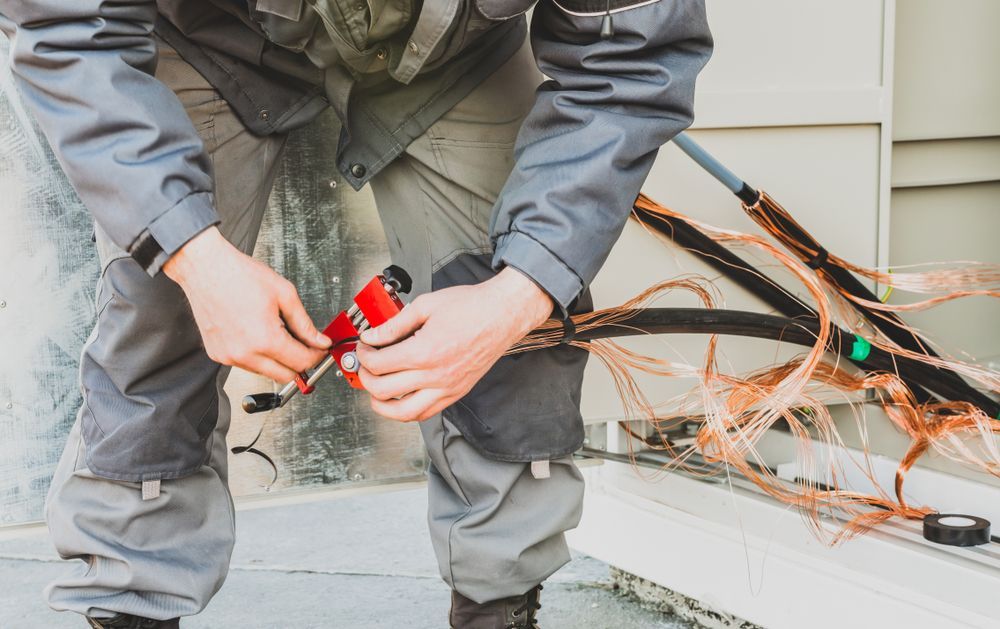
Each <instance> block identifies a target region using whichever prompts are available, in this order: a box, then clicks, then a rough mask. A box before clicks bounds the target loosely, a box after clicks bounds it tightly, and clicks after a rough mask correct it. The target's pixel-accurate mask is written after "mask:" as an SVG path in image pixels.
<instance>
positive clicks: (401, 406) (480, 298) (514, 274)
mask: <svg viewBox="0 0 1000 629" xmlns="http://www.w3.org/2000/svg"><path fill="white" fill-rule="evenodd" d="M551 314H552V299H551V298H550V297H549V296H548V295H547V294H546V293H545V292H544V291H542V290H541V289H540V288H539V287H538V286H537V285H535V283H534V282H532V281H531V280H529V279H528V278H527V277H526V276H524V275H522V274H521V273H520V272H519V271H517V270H516V269H513V268H506V269H504V270H503V271H502V272H501V273H500V274H499V275H497V276H496V277H494V278H493V279H491V280H488V281H486V282H483V283H482V284H476V285H472V286H456V287H453V288H446V289H443V290H439V291H435V292H433V293H428V294H426V295H421V296H420V297H418V298H417V299H415V300H414V301H413V303H411V304H410V305H408V306H407V307H406V308H404V309H403V311H402V312H401V313H399V314H398V315H396V316H395V317H393V318H392V319H390V320H389V321H387V322H386V323H384V324H382V325H381V326H379V327H377V328H373V329H371V330H368V331H366V332H365V333H363V334H362V335H361V340H362V342H361V343H359V344H358V349H357V352H358V358H359V359H360V361H361V365H362V367H361V370H360V371H359V374H358V375H359V376H360V377H361V383H362V384H363V385H364V386H365V388H366V389H367V390H368V391H369V392H370V393H371V395H372V409H374V411H375V412H376V413H378V414H379V415H382V416H384V417H387V418H389V419H395V420H398V421H404V422H408V421H423V420H425V419H427V418H428V417H431V416H433V415H435V414H436V413H438V412H440V411H441V410H443V409H444V408H446V407H448V406H450V405H451V404H453V403H455V402H456V401H458V400H459V399H461V398H462V397H463V396H464V395H465V394H466V393H468V392H469V390H470V389H472V387H473V386H475V384H476V383H477V382H478V381H479V379H480V378H482V377H483V375H485V374H486V372H487V371H488V370H489V369H490V367H492V366H493V364H494V363H495V362H496V361H497V360H498V359H499V358H500V357H501V356H503V354H504V352H506V351H507V349H508V348H510V346H511V345H513V344H514V343H515V342H516V341H518V340H520V339H521V338H522V337H524V335H525V334H527V333H528V332H529V331H531V330H533V329H534V328H535V327H536V326H537V325H538V324H539V323H541V322H542V321H544V320H545V319H546V318H548V317H549V316H550V315H551ZM376 347H380V348H381V349H376Z"/></svg>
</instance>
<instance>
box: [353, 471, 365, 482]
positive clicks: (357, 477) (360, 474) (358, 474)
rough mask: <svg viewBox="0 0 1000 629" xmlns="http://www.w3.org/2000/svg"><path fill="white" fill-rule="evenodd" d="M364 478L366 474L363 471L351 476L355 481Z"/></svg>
mask: <svg viewBox="0 0 1000 629" xmlns="http://www.w3.org/2000/svg"><path fill="white" fill-rule="evenodd" d="M364 479H365V475H364V474H362V473H361V472H358V473H357V474H355V475H354V476H352V477H351V480H353V481H361V480H364Z"/></svg>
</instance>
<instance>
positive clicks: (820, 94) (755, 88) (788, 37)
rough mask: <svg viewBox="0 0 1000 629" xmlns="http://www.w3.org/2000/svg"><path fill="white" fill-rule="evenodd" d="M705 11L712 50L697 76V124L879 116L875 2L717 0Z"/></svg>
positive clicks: (879, 25) (879, 8) (879, 22)
mask: <svg viewBox="0 0 1000 629" xmlns="http://www.w3.org/2000/svg"><path fill="white" fill-rule="evenodd" d="M708 9H709V19H710V22H711V25H712V30H713V32H714V34H715V42H716V49H715V55H714V57H713V58H712V61H711V62H710V63H709V65H708V67H707V68H706V70H705V71H704V73H703V74H702V75H701V77H700V79H699V93H698V121H697V123H696V124H697V125H699V126H702V127H732V126H762V125H804V124H828V123H843V122H872V121H875V120H877V119H878V118H879V115H880V102H881V101H880V93H879V90H880V87H881V83H882V30H883V18H882V14H883V3H882V2H879V1H874V0H846V1H841V2H828V1H826V0H753V1H750V2H747V1H745V0H725V1H720V2H709V3H708ZM845 41H849V42H850V45H845Z"/></svg>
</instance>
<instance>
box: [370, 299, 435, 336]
mask: <svg viewBox="0 0 1000 629" xmlns="http://www.w3.org/2000/svg"><path fill="white" fill-rule="evenodd" d="M423 303H424V302H423V301H421V300H420V299H417V300H415V301H414V302H413V303H411V304H410V305H408V306H406V307H405V308H403V310H402V311H401V312H400V313H399V314H398V315H396V316H395V317H393V318H391V319H389V320H388V321H386V322H385V323H383V324H382V325H380V326H378V327H376V328H371V329H369V330H365V331H364V332H362V333H361V342H362V343H364V344H366V345H371V346H372V347H382V346H384V345H392V344H393V343H397V342H399V341H401V340H403V339H404V338H406V337H408V336H409V335H411V334H413V333H414V332H416V331H417V330H419V329H420V328H421V327H422V326H423V325H424V322H425V321H427V318H428V316H429V315H430V313H428V312H427V310H426V309H425V308H424V306H423Z"/></svg>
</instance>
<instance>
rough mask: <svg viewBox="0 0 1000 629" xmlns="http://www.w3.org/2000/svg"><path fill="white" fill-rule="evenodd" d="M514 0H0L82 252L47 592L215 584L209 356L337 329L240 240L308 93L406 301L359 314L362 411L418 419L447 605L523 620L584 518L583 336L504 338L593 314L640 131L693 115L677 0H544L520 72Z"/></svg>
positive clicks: (309, 342) (55, 600)
mask: <svg viewBox="0 0 1000 629" xmlns="http://www.w3.org/2000/svg"><path fill="white" fill-rule="evenodd" d="M533 4H534V2H532V1H531V0H474V1H473V0H435V1H427V2H423V3H421V2H416V1H412V0H393V1H392V2H387V1H372V0H369V1H368V2H360V1H359V0H308V1H303V0H250V1H249V2H244V1H243V0H159V1H158V2H155V3H154V2H152V1H151V0H0V13H2V14H3V15H5V16H6V19H7V20H8V22H7V23H6V26H7V30H8V31H10V33H11V37H12V38H13V42H12V52H11V60H12V69H13V73H14V75H15V76H16V77H17V80H18V85H19V87H20V89H21V92H22V94H23V97H24V99H25V101H26V102H27V103H28V105H29V106H30V107H31V108H32V109H33V111H34V113H35V115H36V117H37V118H38V121H39V123H40V124H41V126H42V128H43V130H44V131H45V133H46V135H47V137H48V140H49V142H50V144H51V145H52V147H53V149H54V151H55V153H56V155H57V157H58V158H59V160H60V163H61V165H62V166H63V168H64V169H65V171H66V173H67V175H68V176H69V178H70V180H71V181H72V183H73V184H74V186H75V188H76V189H77V191H78V193H79V195H80V197H81V199H82V200H83V201H84V202H85V203H86V205H87V206H88V207H89V208H90V210H91V211H92V212H93V214H94V217H95V221H96V225H97V227H96V235H97V245H98V250H99V253H100V259H101V263H102V271H101V278H100V282H99V286H98V291H97V303H98V316H97V325H96V327H95V330H94V333H93V334H92V336H91V338H90V339H89V340H88V342H87V345H86V347H85V349H84V352H83V356H82V361H81V383H82V389H83V395H84V404H83V407H82V408H81V410H80V414H79V418H78V421H77V423H76V425H75V426H74V428H73V431H72V433H71V436H70V439H69V442H68V444H67V447H66V450H65V452H64V455H63V457H62V460H61V461H60V464H59V467H58V470H57V472H56V475H55V478H54V479H53V485H52V489H51V491H50V494H49V500H48V503H47V520H48V524H49V528H50V531H51V534H52V538H53V540H54V542H55V544H56V546H57V548H58V550H59V552H60V554H61V555H62V556H63V557H65V558H79V559H83V560H84V562H85V565H79V566H77V567H76V569H75V570H73V571H72V572H71V573H69V574H67V575H66V576H64V577H62V578H60V579H59V580H57V581H56V582H55V583H53V584H52V585H51V586H50V587H49V588H48V590H47V595H48V598H49V603H50V605H51V606H52V607H53V608H55V609H59V610H72V611H75V612H79V613H81V614H84V615H86V616H87V617H88V619H89V621H90V623H91V625H92V626H94V627H140V626H141V627H176V626H177V625H178V620H177V619H178V618H179V617H180V616H187V615H192V614H196V613H198V612H199V611H200V610H201V609H203V608H204V606H205V605H206V604H207V603H208V601H209V599H210V598H211V597H212V595H213V594H214V593H215V592H216V591H217V590H218V588H219V587H220V586H221V584H222V582H223V580H224V578H225V575H226V571H227V569H228V562H229V556H230V551H231V549H232V544H233V513H232V501H231V498H230V495H229V493H228V488H227V484H226V480H227V477H226V448H225V436H226V429H227V427H228V424H229V408H228V403H227V400H226V397H225V395H224V394H223V393H222V385H223V382H224V381H225V378H226V376H227V374H228V367H223V366H221V365H226V366H238V367H242V368H244V369H248V370H251V371H255V372H257V373H260V374H264V375H266V376H269V377H271V378H273V379H275V380H276V381H279V382H285V381H288V380H290V379H292V377H293V375H294V374H295V373H296V372H298V371H302V370H304V369H306V368H308V367H310V366H311V365H313V364H314V363H315V362H317V360H318V359H319V358H321V356H322V355H323V351H324V349H326V348H327V347H328V346H329V343H330V341H329V339H327V338H325V337H323V336H322V335H321V334H320V333H319V332H318V331H317V329H316V328H315V327H314V325H313V322H312V321H311V320H310V318H309V316H308V315H307V314H306V312H305V309H304V308H303V306H302V304H301V302H300V300H299V298H298V296H297V294H296V291H295V289H294V287H293V286H292V285H291V284H290V283H289V282H288V281H286V280H285V279H283V278H281V277H280V276H278V275H277V274H276V273H274V272H273V271H272V270H271V269H269V268H268V267H266V266H265V265H263V264H261V263H259V262H257V261H255V260H253V259H252V258H251V257H249V256H250V253H251V252H252V250H253V246H254V241H255V238H256V236H257V231H258V229H259V226H260V221H261V216H262V213H263V210H264V206H265V204H266V200H267V196H268V194H269V191H270V188H271V184H272V181H273V178H274V174H275V165H276V163H277V162H278V160H279V157H280V155H281V150H282V147H283V144H284V141H285V137H286V134H287V132H288V131H290V130H291V129H294V128H297V127H301V126H303V125H305V124H308V123H309V122H310V121H311V120H312V119H313V118H314V117H315V116H316V115H317V114H318V113H319V112H320V111H321V110H322V109H324V108H325V107H327V106H332V107H333V108H334V109H335V110H336V112H337V114H338V115H339V117H340V118H341V120H342V122H343V132H342V134H341V137H340V138H339V148H338V166H339V169H340V170H341V173H342V174H343V176H344V177H345V178H346V179H347V181H349V182H350V183H351V184H352V185H353V186H354V187H356V188H360V187H362V186H364V185H365V184H368V183H370V184H371V186H372V190H373V193H374V195H375V200H376V203H377V205H378V209H379V212H380V215H381V218H382V222H383V225H384V228H385V232H386V236H387V239H388V242H389V246H390V250H391V254H392V259H393V262H394V263H396V264H399V265H401V266H403V267H404V268H406V269H407V270H409V272H410V273H411V274H412V275H413V277H414V284H415V292H416V294H418V295H421V296H419V297H418V298H417V299H416V300H415V301H414V302H413V303H412V304H410V306H408V307H407V308H406V309H405V310H404V311H403V312H402V313H401V314H400V315H399V316H398V317H396V318H395V319H393V320H392V321H391V322H390V323H388V324H386V325H384V326H382V327H380V328H378V329H375V330H372V331H370V332H368V333H366V334H365V335H364V336H363V337H362V341H363V344H362V345H361V346H360V347H359V357H360V359H361V362H362V364H363V366H364V367H363V369H362V371H361V379H362V382H363V383H364V384H365V386H366V388H367V389H368V390H369V391H370V392H371V394H372V407H373V408H374V409H375V410H376V411H377V412H378V413H380V414H381V415H383V416H385V417H387V418H390V419H395V420H399V421H421V422H422V424H421V430H422V433H423V436H424V439H425V441H426V444H427V449H428V451H429V455H430V459H431V463H432V466H431V471H430V480H429V503H430V505H429V522H430V531H431V537H432V541H433V544H434V549H435V552H436V554H437V557H438V560H439V563H440V567H441V574H442V576H443V578H444V579H445V580H446V581H447V582H448V584H449V585H450V586H451V587H452V589H453V597H452V609H451V615H450V621H451V624H452V625H453V626H455V627H463V628H465V627H471V628H476V629H478V628H494V627H497V628H499V627H530V626H535V625H534V623H535V621H534V617H535V610H536V609H537V607H538V592H539V590H540V589H541V585H540V584H541V582H542V581H543V580H544V579H545V578H546V577H547V576H548V575H550V574H552V573H553V572H554V571H555V570H557V569H558V568H559V567H560V566H561V565H563V564H564V563H565V562H566V561H567V560H568V551H567V548H566V543H565V540H564V538H563V533H564V531H566V530H568V529H570V528H572V527H574V526H576V524H577V522H578V520H579V517H580V510H581V497H582V490H583V487H582V479H581V477H580V474H579V472H578V471H577V470H576V469H575V467H574V466H573V464H572V461H571V460H570V458H569V457H570V454H571V453H572V452H573V451H574V450H576V449H577V448H578V447H579V446H580V445H581V442H582V438H583V430H582V424H581V419H580V412H579V397H580V395H579V394H580V387H581V378H582V370H583V366H584V362H585V360H586V352H582V351H580V350H577V349H573V348H571V347H569V346H564V347H560V348H556V349H553V350H549V351H542V352H532V353H528V354H522V355H520V356H518V357H511V358H502V359H501V358H500V357H501V355H502V354H503V353H504V351H505V350H506V349H507V348H508V347H509V346H510V345H511V344H512V343H513V342H515V341H516V340H517V339H518V338H520V337H521V336H522V335H524V334H525V333H526V332H527V331H528V330H530V329H532V328H533V327H534V326H536V325H537V324H539V323H540V322H542V321H543V320H544V319H546V318H547V317H550V316H556V317H565V316H567V314H569V313H572V312H575V311H580V310H583V309H586V308H587V307H589V297H588V294H587V286H588V284H589V282H590V281H591V280H592V279H593V277H594V276H595V274H596V273H597V271H598V269H599V268H600V266H601V264H602V263H603V261H604V259H605V257H606V256H607V254H608V252H609V250H610V248H611V246H612V244H613V243H614V241H615V240H616V238H617V237H618V235H619V233H620V231H621V229H622V226H623V224H624V221H625V220H626V218H627V216H628V212H629V209H630V207H631V203H632V200H633V199H634V198H635V196H636V194H637V193H638V190H639V188H640V186H641V184H642V182H643V180H644V178H645V177H646V175H647V174H648V172H649V168H650V166H651V164H652V162H653V159H654V156H655V154H656V151H657V149H658V147H659V146H660V145H662V144H663V143H665V142H667V141H669V139H670V138H671V137H673V136H674V135H675V134H676V133H678V132H680V131H681V130H682V129H684V128H685V127H687V126H688V125H689V124H690V122H691V120H692V101H693V92H694V82H695V78H696V76H697V74H698V72H699V71H700V70H701V68H702V67H703V65H704V64H705V62H706V61H707V60H708V57H709V56H710V54H711V46H712V42H711V36H710V33H709V30H708V26H707V24H706V21H705V16H704V6H703V2H702V0H559V2H556V1H554V0H545V1H542V2H539V3H538V6H537V7H535V10H534V14H533V17H532V38H531V45H532V51H533V54H534V57H535V61H536V62H537V67H538V68H540V69H541V71H542V72H543V73H544V74H545V75H547V76H548V77H550V78H551V80H550V81H548V82H545V83H542V84H541V87H540V88H538V90H537V93H536V87H538V85H539V83H541V77H540V75H539V73H538V70H537V69H536V67H535V63H533V62H532V60H531V53H530V52H529V51H528V48H527V46H526V45H525V44H524V42H525V22H526V19H525V17H524V14H525V13H526V12H527V11H528V9H530V8H531V7H532V5H533ZM515 140H516V142H515ZM331 141H334V139H333V138H331ZM432 291H433V292H432ZM220 364H221V365H220ZM332 624H334V625H335V624H336V623H335V622H332Z"/></svg>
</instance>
